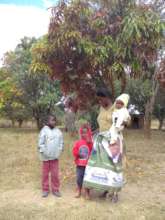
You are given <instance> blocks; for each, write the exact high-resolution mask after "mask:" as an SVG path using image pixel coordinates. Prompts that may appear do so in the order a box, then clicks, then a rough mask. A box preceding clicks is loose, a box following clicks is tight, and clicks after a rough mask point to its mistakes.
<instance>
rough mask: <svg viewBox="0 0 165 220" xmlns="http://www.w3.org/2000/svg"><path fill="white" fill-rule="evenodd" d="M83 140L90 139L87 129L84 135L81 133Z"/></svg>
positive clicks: (83, 132)
mask: <svg viewBox="0 0 165 220" xmlns="http://www.w3.org/2000/svg"><path fill="white" fill-rule="evenodd" d="M81 136H82V139H84V140H87V139H88V134H87V129H86V128H83V129H82V133H81Z"/></svg>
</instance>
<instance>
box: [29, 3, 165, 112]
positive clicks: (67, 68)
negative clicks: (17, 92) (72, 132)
mask: <svg viewBox="0 0 165 220" xmlns="http://www.w3.org/2000/svg"><path fill="white" fill-rule="evenodd" d="M94 3H95V4H94ZM94 3H93V2H92V1H90V0H87V1H85V0H79V1H74V0H73V1H71V2H70V3H65V2H64V1H60V3H59V4H58V6H57V7H55V8H53V9H52V17H51V20H50V26H49V32H48V35H47V36H45V38H44V41H42V43H40V44H38V45H37V46H36V48H34V56H33V68H32V69H33V72H37V70H38V68H41V67H42V68H43V70H45V72H47V73H49V74H50V75H51V77H52V78H55V79H59V80H60V83H61V88H62V89H63V90H65V93H72V92H76V95H77V100H81V104H82V103H83V104H84V103H86V104H85V105H86V108H89V107H90V105H91V100H92V104H93V103H95V99H94V97H95V96H94V94H95V90H96V88H97V86H98V84H104V85H105V86H107V87H111V90H112V92H113V93H114V82H115V80H116V79H118V80H120V81H121V91H123V90H124V89H125V87H126V73H125V67H127V66H129V68H130V75H131V77H139V76H140V77H141V76H143V79H148V78H149V77H150V78H151V75H152V74H153V71H151V67H150V66H151V64H154V63H155V61H156V60H157V51H158V50H159V48H160V47H161V43H162V40H163V30H164V23H163V21H161V19H160V17H159V14H157V13H156V12H155V10H153V9H152V8H151V7H150V6H148V5H138V4H136V2H135V1H130V0H120V1H112V0H98V1H94ZM95 6H96V7H95ZM40 71H41V70H40ZM98 82H99V83H98ZM113 95H114V96H115V94H113ZM78 104H80V102H79V103H78Z"/></svg>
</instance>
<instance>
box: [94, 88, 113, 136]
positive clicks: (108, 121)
mask: <svg viewBox="0 0 165 220" xmlns="http://www.w3.org/2000/svg"><path fill="white" fill-rule="evenodd" d="M97 97H98V102H99V105H100V113H99V115H98V118H97V122H98V125H99V132H104V131H108V130H109V128H110V127H111V125H112V113H113V110H114V106H113V104H112V95H111V93H110V92H109V91H108V90H106V89H104V88H102V89H99V90H98V91H97Z"/></svg>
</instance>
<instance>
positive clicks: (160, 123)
mask: <svg viewBox="0 0 165 220" xmlns="http://www.w3.org/2000/svg"><path fill="white" fill-rule="evenodd" d="M163 121H164V119H162V118H161V119H159V128H158V129H159V130H162V127H163Z"/></svg>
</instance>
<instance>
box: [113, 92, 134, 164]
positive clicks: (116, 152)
mask: <svg viewBox="0 0 165 220" xmlns="http://www.w3.org/2000/svg"><path fill="white" fill-rule="evenodd" d="M128 102H129V95H127V94H122V95H120V96H119V97H118V98H117V99H116V102H115V110H114V112H113V114H112V126H111V128H110V130H109V132H110V137H111V138H110V143H109V144H110V146H109V147H110V152H111V155H112V158H113V162H114V163H117V162H118V159H119V157H120V155H121V154H122V153H123V146H122V142H123V135H122V130H123V129H124V125H125V124H126V123H127V122H128V121H129V120H130V115H129V112H128V110H127V105H128Z"/></svg>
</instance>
